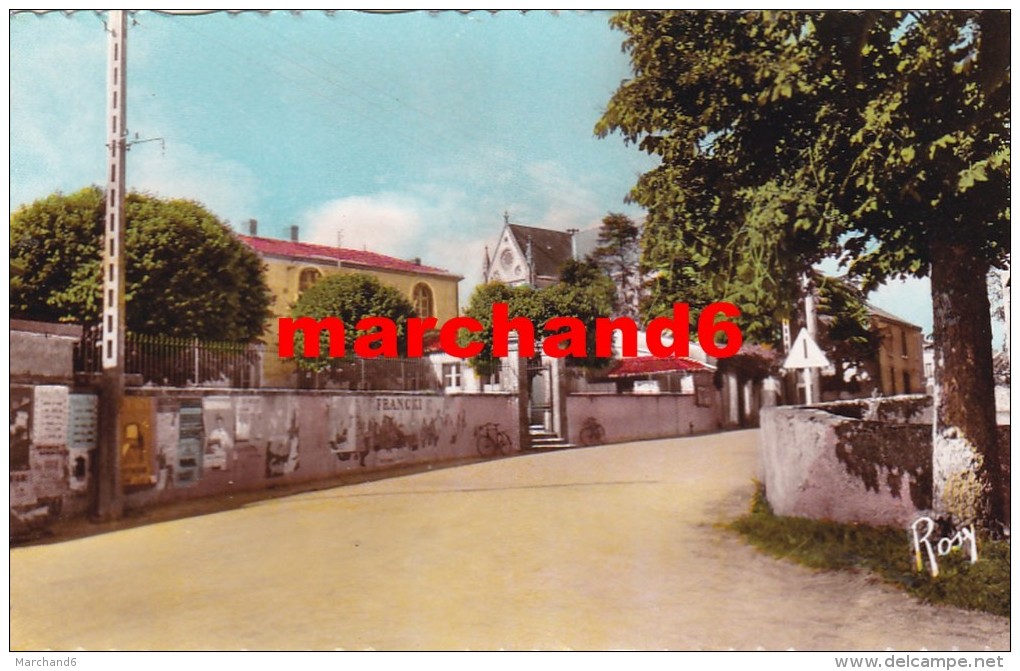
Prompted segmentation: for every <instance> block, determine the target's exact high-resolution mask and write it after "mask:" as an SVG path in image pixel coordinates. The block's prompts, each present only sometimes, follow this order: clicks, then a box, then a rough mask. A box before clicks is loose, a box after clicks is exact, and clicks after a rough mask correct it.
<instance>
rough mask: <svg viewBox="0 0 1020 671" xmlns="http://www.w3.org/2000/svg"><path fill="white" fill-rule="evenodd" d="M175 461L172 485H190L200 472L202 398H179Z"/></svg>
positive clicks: (203, 433) (196, 479) (194, 481)
mask: <svg viewBox="0 0 1020 671" xmlns="http://www.w3.org/2000/svg"><path fill="white" fill-rule="evenodd" d="M177 431H178V441H177V463H176V467H175V468H174V472H173V479H174V486H176V487H191V486H193V485H194V484H195V483H197V482H198V479H199V477H200V476H201V472H202V440H203V437H204V435H205V431H204V429H203V428H202V400H201V399H198V398H194V399H181V409H180V415H179V418H178V422H177Z"/></svg>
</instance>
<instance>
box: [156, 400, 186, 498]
mask: <svg viewBox="0 0 1020 671" xmlns="http://www.w3.org/2000/svg"><path fill="white" fill-rule="evenodd" d="M180 436H181V403H180V401H179V400H178V399H176V398H164V397H160V398H157V399H156V471H157V472H156V488H157V489H166V488H168V487H173V485H174V471H175V468H174V467H175V466H176V464H177V458H178V457H177V447H178V443H180Z"/></svg>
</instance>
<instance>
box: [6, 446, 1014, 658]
mask: <svg viewBox="0 0 1020 671" xmlns="http://www.w3.org/2000/svg"><path fill="white" fill-rule="evenodd" d="M756 440H757V432H755V431H744V432H734V433H722V434H715V435H709V436H701V437H693V438H687V439H678V440H662V441H651V442H642V443H628V444H620V445H612V446H602V447H597V448H589V449H578V450H569V451H561V452H551V453H546V454H535V455H528V456H520V457H513V458H507V459H501V460H497V461H490V462H485V463H478V464H473V465H469V466H461V467H457V468H449V469H443V470H433V471H430V472H425V473H419V474H415V475H410V476H405V477H397V478H392V479H385V480H378V481H375V482H367V483H363V484H357V485H351V486H346V487H340V488H336V489H331V490H324V491H318V492H310V493H306V494H301V495H297V496H292V497H288V498H282V499H276V500H270V501H262V502H258V503H254V504H249V505H247V506H245V507H244V508H241V509H238V510H231V511H228V512H221V513H216V514H209V515H204V516H201V517H192V518H188V519H181V520H176V521H171V522H164V523H159V524H152V525H149V526H144V527H138V528H134V529H129V530H125V531H117V532H114V533H107V534H102V535H95V536H91V537H88V538H81V539H78V540H73V541H66V542H61V543H54V544H50V545H40V546H33V547H24V548H15V549H13V550H11V552H10V580H11V610H10V623H11V624H10V632H11V634H10V635H11V641H10V644H11V648H12V649H14V650H19V649H21V650H24V649H32V650H38V649H57V650H76V649H86V650H109V649H119V650H146V649H148V650H237V649H251V650H279V649H283V650H307V649H316V650H335V649H343V650H365V649H374V650H498V649H510V650H519V649H538V650H561V649H568V650H611V649H625V650H706V649H707V650H719V649H738V650H756V649H765V650H787V649H798V650H879V651H883V650H889V649H892V650H900V651H910V650H923V649H926V650H951V649H959V650H1008V649H1009V645H1010V639H1009V620H1008V619H1005V618H999V617H994V616H990V615H985V614H979V613H971V612H966V611H962V610H957V609H953V608H945V607H935V606H931V605H925V604H922V603H920V602H918V601H916V600H914V599H912V598H911V597H909V596H907V595H905V594H903V593H901V592H899V591H897V590H895V589H893V588H891V587H889V586H886V585H883V584H881V583H880V582H878V581H877V580H876V579H874V578H871V577H868V576H867V575H863V574H852V573H842V572H840V573H835V572H815V571H812V570H809V569H806V568H803V567H800V566H797V565H794V564H791V563H788V562H783V561H778V560H775V559H771V558H768V557H766V556H763V555H761V554H759V553H758V552H757V551H756V550H754V549H753V548H751V547H749V546H747V545H745V544H744V543H743V542H742V541H741V540H740V538H739V537H737V536H735V535H733V534H732V533H730V532H728V531H726V530H724V529H720V528H719V527H718V526H717V523H718V522H720V521H724V520H727V519H731V518H733V517H735V516H737V515H739V514H740V513H741V512H743V511H744V510H745V509H746V506H747V502H748V499H749V497H750V494H751V492H752V489H753V482H752V480H753V478H754V477H755V475H756V473H757V450H756ZM904 551H906V548H905V550H904Z"/></svg>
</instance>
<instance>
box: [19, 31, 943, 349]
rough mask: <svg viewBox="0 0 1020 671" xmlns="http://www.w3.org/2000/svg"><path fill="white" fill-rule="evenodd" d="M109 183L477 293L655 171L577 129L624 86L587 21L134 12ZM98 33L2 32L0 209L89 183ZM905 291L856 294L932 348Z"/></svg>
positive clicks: (98, 165)
mask: <svg viewBox="0 0 1020 671" xmlns="http://www.w3.org/2000/svg"><path fill="white" fill-rule="evenodd" d="M132 18H133V20H132V21H131V25H130V26H129V29H128V50H127V53H128V61H127V64H128V65H127V67H128V79H127V89H128V97H127V119H128V120H127V126H128V131H129V134H130V137H131V138H132V139H134V138H136V137H137V140H138V142H137V143H136V144H134V145H133V146H132V147H131V149H130V151H129V152H128V165H127V183H128V185H129V186H130V187H131V188H134V189H137V190H143V191H147V192H150V193H154V194H156V195H159V196H163V197H183V198H189V199H193V200H197V201H199V202H201V203H203V204H204V205H206V206H207V207H208V208H209V209H210V210H212V212H214V213H215V214H216V215H218V216H219V217H221V218H222V219H224V220H226V221H228V222H230V223H231V224H232V225H233V226H234V227H235V228H236V229H237V230H239V231H241V232H246V226H247V224H246V222H247V221H248V220H249V219H256V220H257V221H258V230H259V234H260V235H263V236H266V237H280V238H285V237H287V236H288V234H289V233H288V231H289V227H290V226H291V225H298V226H299V227H300V238H301V239H302V240H304V241H308V242H318V243H322V244H330V245H336V244H338V242H339V243H340V244H341V245H342V246H344V247H353V248H357V249H362V248H365V249H370V250H372V251H376V252H379V253H383V254H389V255H392V256H397V257H400V258H413V257H420V258H421V259H422V262H423V263H425V264H427V265H433V266H438V267H442V268H446V269H448V270H450V271H452V272H454V273H457V274H459V275H462V276H463V277H464V281H463V282H461V287H460V294H461V301H462V303H464V302H465V301H466V299H467V297H468V296H469V295H470V293H471V290H472V289H473V287H474V286H475V285H476V284H477V283H478V282H480V281H481V268H482V259H483V250H484V248H485V246H486V245H488V246H489V247H490V248H491V247H493V246H494V245H495V243H496V241H497V240H498V237H499V234H500V231H501V229H502V226H503V217H504V212H505V213H507V214H508V215H509V218H510V221H511V222H513V223H518V224H525V225H530V226H540V227H546V228H553V229H557V230H566V229H568V228H578V229H580V230H589V229H595V228H597V227H598V225H599V222H600V221H601V219H602V217H604V216H605V215H606V214H607V213H609V212H622V213H624V214H627V215H629V216H631V217H632V218H634V219H635V220H638V221H640V219H641V218H642V211H641V209H640V208H639V207H637V206H635V205H633V204H628V203H627V202H626V195H627V193H628V191H629V190H630V188H631V187H632V186H633V185H634V183H635V182H636V179H637V176H638V175H639V174H640V173H642V172H644V171H646V170H648V169H650V168H652V167H653V166H654V165H655V162H654V159H652V158H651V157H649V156H647V155H645V154H644V153H642V152H641V151H640V150H638V149H637V148H635V147H633V146H627V145H626V144H625V143H624V142H623V140H622V138H621V137H619V136H618V135H612V136H609V137H607V138H602V139H600V138H597V137H596V136H595V135H594V132H593V128H594V126H595V123H596V121H597V120H598V119H599V117H600V116H601V114H602V112H603V110H604V109H605V106H606V105H607V103H608V101H609V99H610V97H611V96H612V94H613V92H614V91H615V90H616V88H617V87H618V86H619V84H620V82H621V81H623V80H624V79H626V78H627V77H628V76H629V75H630V66H629V61H628V58H627V55H626V54H625V53H623V52H622V50H621V45H622V42H623V34H622V33H620V32H618V31H614V30H612V29H611V28H610V27H609V24H608V18H609V14H608V13H607V12H602V11H595V12H559V13H551V12H544V11H534V12H527V13H522V12H519V11H504V12H499V13H489V12H472V13H467V14H464V13H458V12H438V13H429V12H424V11H417V12H408V13H392V14H380V13H359V12H352V11H338V12H335V13H333V14H331V15H327V14H326V13H323V12H316V11H308V12H300V13H291V12H272V13H269V14H263V13H257V12H252V13H242V14H237V15H235V14H228V13H207V14H201V15H194V16H181V15H175V16H170V15H165V14H159V13H155V12H151V11H142V12H138V13H136V14H133V17H132ZM103 20H104V15H102V14H97V13H95V12H77V13H73V14H71V15H65V14H63V13H48V14H42V15H36V14H30V13H22V14H14V15H12V16H11V17H10V49H11V59H10V62H11V65H10V89H11V91H10V123H11V134H10V169H11V178H10V207H11V211H12V212H13V211H14V210H15V209H16V208H17V207H18V206H19V205H21V204H24V203H30V202H31V201H33V200H35V199H37V198H41V197H45V196H47V195H49V194H50V193H53V192H55V191H63V192H65V193H69V192H73V191H76V190H78V189H80V188H83V187H85V186H88V185H90V184H98V185H100V186H102V180H103V178H104V170H105V165H106V164H105V154H104V151H105V148H104V144H105V141H106V135H105V126H104V118H105V113H106V107H105V87H106V35H105V32H104V23H103ZM928 291H929V289H928V284H927V282H926V281H912V282H908V283H899V282H897V283H893V284H891V285H890V286H888V287H886V288H883V289H881V290H879V291H878V292H876V293H875V294H873V295H872V296H871V301H872V302H873V303H874V304H875V305H877V306H878V307H881V308H883V309H885V310H887V311H890V312H892V313H894V314H897V315H898V316H900V317H902V318H904V319H906V320H908V321H911V322H913V323H915V324H918V325H919V326H921V327H922V329H923V330H924V331H925V333H929V332H930V331H931V321H932V316H931V300H930V297H929V293H928Z"/></svg>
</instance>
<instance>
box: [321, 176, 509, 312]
mask: <svg viewBox="0 0 1020 671" xmlns="http://www.w3.org/2000/svg"><path fill="white" fill-rule="evenodd" d="M301 220H302V221H303V224H302V231H303V232H302V234H301V238H302V239H303V240H308V241H309V242H316V243H319V244H325V245H336V244H337V242H338V239H337V233H338V232H340V233H341V238H340V242H341V246H343V247H349V248H353V249H368V250H369V251H373V252H378V253H380V254H386V255H389V256H395V257H397V258H403V259H410V258H420V259H421V262H422V263H423V264H425V265H429V266H434V267H439V268H443V269H445V270H448V271H450V272H452V273H454V274H457V275H462V276H463V277H464V281H463V282H462V283H461V285H460V294H461V303H464V302H465V301H466V299H467V297H468V296H469V295H470V293H471V291H472V290H473V289H474V286H475V285H476V284H478V283H479V282H480V281H481V268H482V258H483V254H484V249H485V245H487V244H490V243H491V241H492V240H495V239H496V238H497V237H498V236H499V223H498V222H501V219H499V217H496V216H487V214H486V213H485V212H482V211H480V210H479V208H478V206H477V205H475V204H470V203H467V202H466V199H465V196H464V194H462V193H460V192H457V191H452V190H446V189H441V188H438V187H435V186H430V185H422V186H419V187H416V188H415V189H414V192H413V193H398V192H382V193H376V194H370V195H358V196H349V197H346V198H339V199H336V200H331V201H329V202H327V203H324V204H322V205H320V206H318V207H315V208H314V209H312V210H309V211H307V212H306V213H305V214H304V215H303V216H302V218H301ZM479 222H487V223H485V224H482V225H479Z"/></svg>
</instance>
